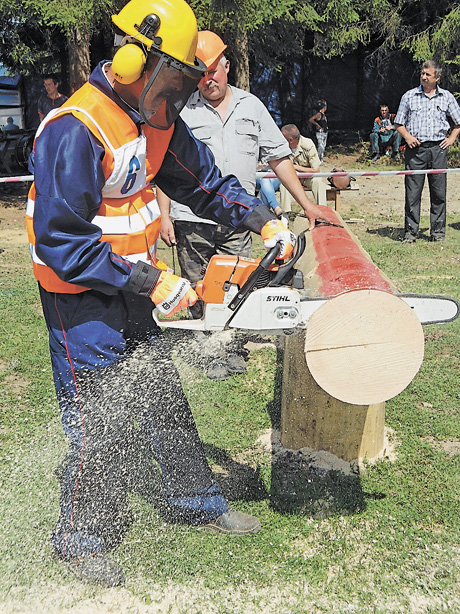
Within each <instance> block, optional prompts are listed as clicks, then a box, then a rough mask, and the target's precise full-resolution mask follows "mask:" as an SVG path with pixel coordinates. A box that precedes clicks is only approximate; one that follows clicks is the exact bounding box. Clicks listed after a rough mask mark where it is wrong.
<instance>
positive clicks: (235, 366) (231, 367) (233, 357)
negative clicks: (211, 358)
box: [225, 354, 247, 373]
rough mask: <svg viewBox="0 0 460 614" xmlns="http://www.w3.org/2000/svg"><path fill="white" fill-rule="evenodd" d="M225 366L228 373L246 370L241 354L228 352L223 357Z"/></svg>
mask: <svg viewBox="0 0 460 614" xmlns="http://www.w3.org/2000/svg"><path fill="white" fill-rule="evenodd" d="M225 366H226V367H227V370H228V372H229V373H244V372H245V371H246V370H247V367H246V361H245V360H244V358H243V356H241V354H229V355H228V356H227V357H226V358H225Z"/></svg>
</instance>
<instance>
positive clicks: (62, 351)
mask: <svg viewBox="0 0 460 614" xmlns="http://www.w3.org/2000/svg"><path fill="white" fill-rule="evenodd" d="M40 295H41V300H42V305H43V312H44V315H45V319H46V323H47V326H48V331H49V341H50V353H51V362H52V368H53V376H54V381H55V386H56V393H57V398H58V401H59V406H60V410H61V419H62V424H63V427H64V431H65V434H66V435H67V437H68V439H69V442H70V447H69V452H68V454H67V457H66V459H65V461H64V463H63V465H62V467H61V470H60V476H59V477H60V480H61V498H60V516H59V519H58V522H57V525H56V527H55V529H54V532H53V537H52V541H53V545H54V547H55V548H56V550H57V551H58V553H59V554H60V555H61V556H62V557H66V558H69V557H70V558H72V557H77V556H81V555H86V554H90V553H94V552H100V551H106V550H109V549H111V548H113V547H115V546H116V545H117V544H118V543H119V542H120V540H121V538H122V536H123V534H124V533H125V531H126V530H127V529H128V527H129V524H130V521H131V517H130V512H129V509H128V504H127V495H128V492H131V491H136V492H138V493H139V494H144V495H145V497H146V498H147V499H149V500H150V501H153V500H156V501H157V503H158V506H159V508H160V509H161V511H162V513H163V514H164V516H165V517H166V519H167V520H171V521H174V522H186V523H190V524H202V523H206V522H209V521H210V520H212V519H214V518H216V517H218V516H220V515H221V514H223V513H224V512H226V511H227V510H228V504H227V502H226V501H225V499H224V497H223V496H222V494H221V491H220V489H219V487H218V486H217V484H216V483H215V481H214V479H213V475H212V472H211V470H210V468H209V466H208V463H207V460H206V457H205V454H204V450H203V446H202V443H201V441H200V438H199V435H198V431H197V429H196V426H195V422H194V420H193V416H192V413H191V411H190V406H189V404H188V401H187V399H186V397H185V395H184V393H183V390H182V387H181V383H180V379H179V376H178V373H177V371H176V369H175V367H174V365H173V363H172V361H171V357H170V353H169V350H168V348H167V345H166V341H165V339H164V336H163V335H162V333H161V331H160V330H159V329H158V327H156V325H155V324H154V322H153V319H152V316H151V312H152V302H151V301H150V299H148V298H144V297H139V296H137V295H134V294H128V293H117V294H115V295H114V296H108V295H105V294H102V293H99V292H95V291H87V292H82V293H80V294H54V293H49V292H46V291H45V290H43V289H42V288H40ZM160 474H161V479H160V480H159V481H157V483H156V477H157V475H158V476H159V475H160ZM141 482H142V486H141ZM158 487H159V488H158ZM141 490H142V492H140V491H141ZM158 495H159V496H158Z"/></svg>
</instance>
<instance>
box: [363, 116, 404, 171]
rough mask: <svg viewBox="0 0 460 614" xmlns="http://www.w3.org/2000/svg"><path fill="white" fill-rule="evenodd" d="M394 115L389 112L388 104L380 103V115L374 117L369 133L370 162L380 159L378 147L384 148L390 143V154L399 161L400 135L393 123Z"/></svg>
mask: <svg viewBox="0 0 460 614" xmlns="http://www.w3.org/2000/svg"><path fill="white" fill-rule="evenodd" d="M394 117H395V114H394V113H390V109H389V108H388V105H386V104H381V105H380V115H379V116H378V117H376V118H375V119H374V126H373V128H372V132H371V134H370V142H371V160H372V162H376V161H377V160H379V159H380V149H385V150H386V149H387V148H388V147H389V146H390V145H391V149H392V153H391V154H390V155H391V156H392V157H393V159H394V160H395V161H396V162H399V147H400V145H401V135H400V134H399V132H398V131H397V130H396V128H395V126H394V124H393V120H394Z"/></svg>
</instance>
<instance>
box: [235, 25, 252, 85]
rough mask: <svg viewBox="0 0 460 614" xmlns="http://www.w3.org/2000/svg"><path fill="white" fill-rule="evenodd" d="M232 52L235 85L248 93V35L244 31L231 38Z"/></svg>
mask: <svg viewBox="0 0 460 614" xmlns="http://www.w3.org/2000/svg"><path fill="white" fill-rule="evenodd" d="M232 38H233V45H232V52H233V55H234V60H235V63H234V75H235V85H236V87H239V88H241V89H242V90H246V91H247V92H249V91H250V85H249V55H248V33H247V32H246V30H241V31H240V32H238V35H237V36H233V37H232Z"/></svg>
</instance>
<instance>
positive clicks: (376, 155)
mask: <svg viewBox="0 0 460 614" xmlns="http://www.w3.org/2000/svg"><path fill="white" fill-rule="evenodd" d="M377 160H380V154H378V153H376V154H374V155H373V156H372V158H371V162H377Z"/></svg>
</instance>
